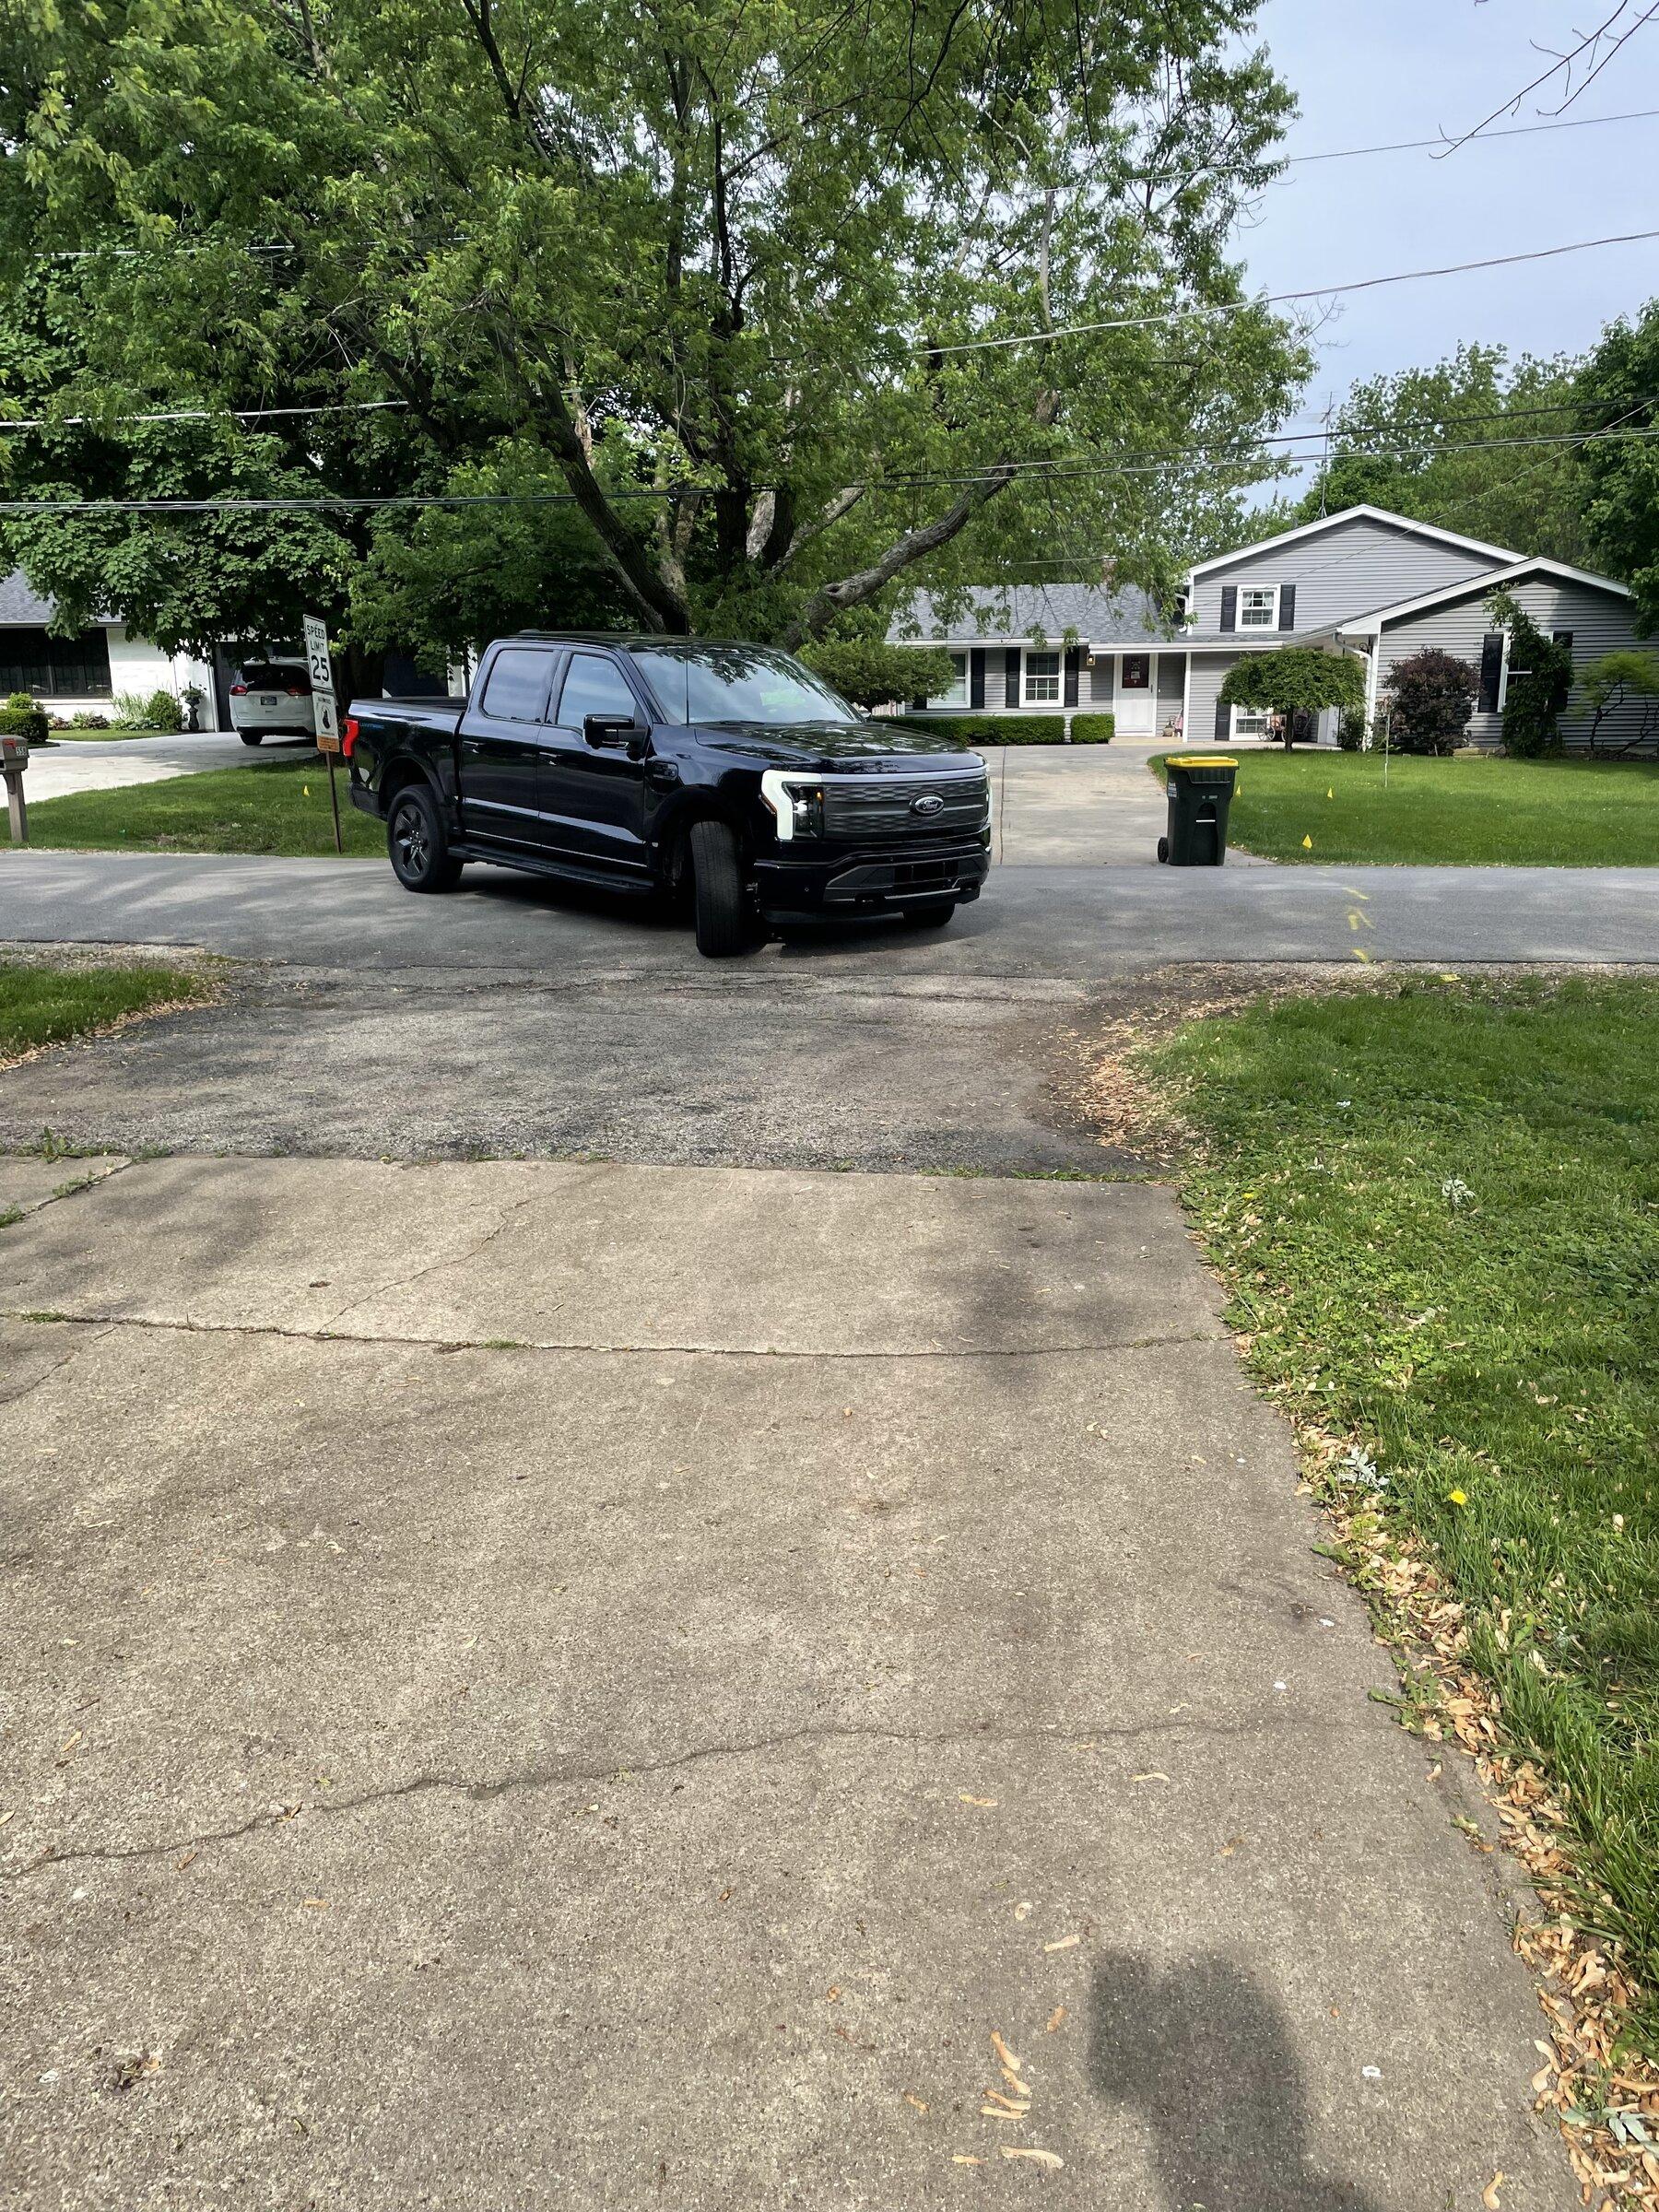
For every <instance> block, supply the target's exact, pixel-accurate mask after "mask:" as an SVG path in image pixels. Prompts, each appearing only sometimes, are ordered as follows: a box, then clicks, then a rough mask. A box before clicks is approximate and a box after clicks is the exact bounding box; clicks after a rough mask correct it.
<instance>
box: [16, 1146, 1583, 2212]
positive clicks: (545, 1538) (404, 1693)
mask: <svg viewBox="0 0 1659 2212" xmlns="http://www.w3.org/2000/svg"><path fill="white" fill-rule="evenodd" d="M4 1248H5V1253H6V1286H7V1287H6V1294H5V1303H6V1310H7V1313H8V1315H9V1316H10V1317H9V1318H7V1319H6V1320H5V1321H4V1322H0V1372H3V1373H4V1374H5V1375H6V1377H7V1382H6V1385H5V1389H6V1393H7V1394H8V1403H7V1406H6V1453H5V1462H6V1469H7V1470H8V1471H7V1473H6V1478H5V1486H4V1492H3V1496H4V1511H5V1513H6V1520H7V1522H8V1524H9V1542H8V1558H9V1559H10V1561H11V1587H10V1596H9V1607H8V1609H9V1617H10V1618H9V1625H10V1629H11V1635H12V1651H11V1655H10V1659H9V1661H8V1665H7V1668H6V1675H7V1680H8V1684H9V1685H10V1686H11V1689H12V1695H13V1702H12V1710H11V1713H10V1716H9V1719H10V1747H11V1765H12V1769H13V1776H12V1781H11V1784H10V1787H9V1788H8V1791H7V1793H6V1808H7V1809H8V1810H13V1811H14V1812H15V1817H14V1818H12V1820H11V1821H10V1822H9V1823H8V1824H7V1825H6V1828H5V1829H4V1830H0V1849H3V1851H4V1853H5V1857H6V1873H7V1874H8V1875H9V1876H10V1877H12V1879H13V1882H14V1888H13V1893H12V1896H13V1906H14V1910H13V1912H11V1914H10V1915H9V1916H8V1918H9V1924H10V1925H11V1926H12V1928H13V1929H14V1931H15V1937H14V1940H18V1939H21V1940H23V1941H25V1942H26V1943H27V1945H28V1952H29V1971H28V1975H27V1978H25V1977H24V1976H23V1975H22V1974H21V1973H20V1972H19V1971H18V1967H19V1962H18V1960H16V1959H14V1961H13V1963H12V1965H11V1967H10V1968H9V1969H8V1975H7V1986H8V1988H9V1990H10V1992H11V2003H10V2018H9V2028H10V2035H9V2041H10V2044H11V2049H12V2053H13V2059H14V2064H13V2067H12V2069H11V2072H12V2079H13V2095H14V2128H13V2147H12V2152H11V2159H12V2166H11V2174H12V2185H13V2189H14V2192H15V2201H16V2202H18V2204H19V2205H20V2206H29V2207H41V2208H43V2207H44V2206H48V2205H50V2206H53V2207H65V2208H68V2207H91V2206H100V2207H101V2206H103V2205H105V2204H107V2202H108V2201H109V2195H108V2192H109V2177H110V2176H111V2175H112V2174H113V2173H117V2172H118V2173H119V2174H120V2176H121V2182H120V2194H121V2197H122V2201H123V2202H124V2204H126V2205H130V2206H135V2207H153V2206H160V2205H162V2204H163V2203H172V2202H178V2201H182V2198H183V2197H185V2196H189V2197H191V2198H192V2199H193V2200H194V2199H195V2198H204V2199H205V2198H206V2197H208V2196H212V2197H214V2198H215V2200H216V2201H217V2199H218V2196H219V2195H221V2194H224V2193H225V2192H226V2191H229V2193H230V2194H233V2195H235V2194H241V2196H243V2197H245V2198H246V2199H247V2201H249V2202H250V2203H257V2204H259V2205H261V2206H272V2207H281V2208H282V2212H288V2208H289V2207H298V2206H301V2205H307V2204H311V2203H313V2202H321V2201H323V2200H324V2199H327V2200H329V2201H334V2202H339V2203H343V2204H348V2205H350V2206H353V2207H354V2212H382V2207H383V2208H384V2212H391V2208H392V2207H394V2206H395V2207H399V2208H400V2212H401V2207H404V2206H409V2205H412V2204H416V2203H431V2204H441V2205H442V2206H445V2207H446V2208H453V2212H463V2208H476V2212H484V2208H485V2207H488V2208H489V2212H499V2207H501V2206H506V2205H510V2204H511V2205H526V2206H529V2205H535V2206H553V2205H561V2206H562V2205H572V2206H573V2205H581V2206H584V2207H590V2208H591V2212H640V2207H641V2206H646V2205H655V2204H661V2205H663V2206H673V2207H676V2208H677V2212H691V2208H692V2207H696V2208H697V2212H767V2208H770V2207H780V2208H781V2207H783V2206H791V2207H802V2208H805V2207H812V2212H818V2207H830V2206H870V2207H877V2208H879V2212H888V2208H889V2207H890V2208H893V2212H897V2208H898V2207H904V2208H905V2212H933V2208H934V2207H945V2206H960V2205H963V2204H970V2203H972V2204H977V2203H979V2202H982V2201H984V2202H993V2201H994V2202H996V2203H1003V2202H1006V2201H1008V2193H1009V2192H1011V2191H1015V2190H1018V2191H1019V2192H1020V2193H1021V2195H1022V2198H1023V2195H1024V2193H1025V2192H1026V2191H1027V2190H1029V2189H1030V2188H1031V2187H1032V2186H1034V2185H1035V2183H1037V2182H1038V2181H1039V2180H1041V2181H1043V2182H1044V2183H1048V2184H1050V2186H1051V2188H1052V2191H1053V2194H1051V2195H1050V2196H1049V2197H1048V2198H1046V2199H1045V2201H1048V2202H1051V2203H1053V2204H1054V2205H1057V2206H1080V2207H1089V2208H1090V2212H1094V2208H1102V2212H1153V2208H1168V2212H1176V2208H1177V2207H1179V2212H1190V2207H1191V2206H1194V2205H1195V2204H1201V2205H1204V2206H1208V2207H1210V2208H1211V2212H1266V2208H1267V2207H1271V2208H1272V2212H1423V2208H1424V2207H1425V2206H1429V2205H1430V2204H1433V2205H1441V2204H1451V2205H1455V2206H1465V2205H1467V2206H1475V2205H1477V2204H1478V2203H1479V2202H1480V2193H1481V2191H1482V2190H1483V2189H1485V2188H1486V2186H1487V2184H1488V2183H1489V2182H1490V2180H1491V2178H1492V2176H1493V2174H1494V2173H1495V2172H1496V2171H1499V2170H1500V2169H1501V2170H1502V2171H1503V2173H1504V2174H1505V2175H1506V2176H1507V2177H1508V2178H1507V2180H1506V2181H1505V2182H1504V2183H1503V2191H1502V2203H1503V2208H1504V2212H1565V2207H1567V2206H1569V2205H1571V2204H1573V2203H1576V2201H1577V2198H1576V2190H1575V2189H1574V2188H1573V2186H1572V2184H1571V2179H1570V2176H1569V2174H1568V2171H1567V2167H1566V2163H1565V2160H1564V2158H1563V2156H1562V2154H1561V2151H1560V2148H1559V2145H1558V2144H1556V2143H1555V2142H1553V2141H1552V2140H1550V2139H1548V2138H1547V2137H1546V2136H1545V2135H1544V2134H1543V2133H1542V2131H1541V2130H1540V2129H1539V2127H1538V2126H1537V2125H1536V2124H1535V2123H1534V2121H1533V2120H1532V2119H1531V2117H1530V2116H1529V2113H1528V2111H1527V2090H1526V2081H1527V2077H1528V2074H1529V2073H1530V2071H1531V2070H1532V2067H1533V2066H1534V2065H1535V2053H1534V2052H1533V2047H1532V2037H1533V2036H1534V2034H1535V2033H1536V2032H1537V2031H1538V2028H1539V2017H1540V2016H1539V2015H1538V2012H1537V2008H1536V2005H1535V1998H1534V1996H1533V1993H1532V1991H1531V1989H1530V1987H1529V1985H1528V1982H1527V1977H1526V1976H1525V1974H1524V1971H1522V1969H1521V1968H1520V1967H1519V1965H1518V1964H1517V1962H1516V1961H1515V1960H1514V1959H1512V1957H1511V1955H1510V1953H1509V1950H1508V1947H1507V1944H1506V1940H1505V1934H1504V1925H1503V1917H1502V1910H1501V1900H1500V1897H1499V1896H1498V1894H1497V1892H1496V1889H1495V1888H1494V1884H1495V1882H1496V1880H1497V1879H1498V1878H1499V1877H1500V1869H1501V1867H1502V1865H1503V1862H1502V1860H1501V1858H1498V1857H1493V1858H1481V1857H1479V1856H1477V1854H1476V1853H1473V1852H1471V1851H1470V1850H1469V1848H1468V1845H1467V1843H1466V1842H1465V1841H1464V1840H1463V1838H1462V1837H1460V1836H1459V1835H1458V1834H1457V1833H1456V1832H1455V1830H1454V1829H1453V1826H1452V1822H1453V1819H1454V1818H1460V1817H1463V1816H1464V1815H1465V1814H1466V1813H1467V1812H1468V1811H1469V1809H1470V1807H1469V1806H1468V1805H1467V1803H1466V1802H1465V1798H1464V1797H1463V1795H1462V1794H1461V1790H1460V1777H1459V1773H1458V1771H1457V1769H1456V1767H1455V1765H1454V1763H1453V1762H1442V1761H1441V1759H1435V1758H1433V1757H1431V1756H1430V1747H1425V1746H1423V1745H1421V1744H1419V1743H1417V1742H1415V1741H1414V1740H1413V1739H1412V1738H1411V1737H1409V1736H1407V1735H1406V1734H1405V1733H1404V1732H1403V1731H1401V1730H1400V1728H1399V1727H1398V1726H1397V1725H1396V1724H1395V1723H1394V1719H1393V1717H1392V1714H1391V1713H1390V1712H1388V1711H1387V1710H1386V1709H1385V1708H1384V1707H1383V1706H1382V1704H1379V1703H1377V1702H1373V1701H1372V1699H1371V1693H1372V1692H1387V1691H1390V1690H1392V1688H1393V1677H1392V1674H1391V1670H1390V1668H1389V1666H1388V1665H1387V1664H1386V1662H1385V1660H1384V1658H1383V1655H1382V1653H1381V1651H1380V1650H1379V1649H1378V1647H1377V1646H1376V1644H1375V1643H1374V1642H1373V1641H1372V1640H1371V1636H1370V1633H1369V1630H1368V1627H1367V1622H1366V1617H1365V1612H1364V1607H1363V1605H1362V1604H1361V1602H1360V1600H1359V1598H1358V1597H1357V1596H1356V1595H1355V1594H1353V1593H1351V1592H1350V1591H1348V1590H1347V1589H1346V1588H1345V1587H1344V1586H1343V1585H1342V1584H1341V1583H1340V1582H1339V1581H1338V1580H1337V1579H1336V1577H1335V1573H1334V1571H1332V1570H1331V1569H1330V1567H1329V1566H1328V1565H1327V1564H1326V1563H1325V1562H1324V1560H1323V1559H1320V1558H1319V1557H1317V1556H1316V1554H1315V1552H1314V1550H1313V1546H1314V1544H1315V1543H1316V1541H1318V1538H1319V1527H1318V1524H1317V1522H1316V1520H1315V1518H1314V1516H1313V1514H1312V1511H1311V1510H1310V1508H1309V1507H1308V1506H1307V1504H1306V1503H1305V1501H1304V1500H1301V1499H1300V1498H1299V1496H1298V1494H1297V1489H1296V1472H1295V1464H1294V1458H1293V1454H1292V1451H1291V1447H1290V1443H1289V1440H1288V1435H1287V1432H1286V1430H1284V1428H1283V1426H1282V1425H1281V1423H1280V1422H1279V1420H1278V1419H1277V1417H1276V1416H1275V1415H1274V1414H1273V1413H1272V1412H1270V1411H1269V1410H1268V1409H1267V1408H1266V1407H1265V1406H1263V1405H1262V1404H1260V1403H1259V1402H1258V1401H1257V1400H1256V1399H1255V1398H1254V1397H1253V1395H1252V1394H1251V1393H1250V1392H1249V1390H1248V1389H1247V1388H1246V1386H1245V1384H1244V1382H1243V1380H1242V1377H1241V1371H1240V1368H1239V1365H1238V1362H1237V1359H1236V1357H1235V1355H1234V1352H1233V1349H1232V1347H1231V1345H1230V1342H1229V1341H1228V1339H1227V1337H1226V1335H1225V1334H1224V1332H1223V1330H1222V1328H1221V1324H1220V1322H1219V1319H1218V1300H1217V1292H1216V1289H1215V1287H1214V1285H1213V1283H1212V1281H1211V1278H1210V1277H1209V1276H1208V1274H1207V1273H1206V1270H1205V1269H1204V1268H1203V1267H1202V1266H1201V1265H1200V1264H1199V1262H1198V1260H1197V1258H1196V1256H1195V1254H1194V1251H1193V1249H1192V1247H1191V1245H1190V1244H1189V1242H1188V1241H1187V1238H1186V1236H1185V1233H1184V1231H1183V1229H1182V1222H1181V1218H1180V1216H1179V1213H1178V1211H1177V1209H1176V1206H1175V1205H1174V1204H1173V1202H1172V1200H1171V1196H1170V1195H1169V1194H1168V1193H1167V1192H1165V1191H1163V1190H1161V1189H1159V1188H1157V1187H1155V1186H1152V1185H1148V1184H1145V1183H1126V1184H1116V1185H1112V1184H1100V1183H1055V1182H1040V1181H1038V1182H1034V1181H1025V1180H1006V1181H999V1180H994V1179H984V1178H982V1179H958V1178H951V1177H938V1176H903V1175H891V1176H854V1175H835V1174H810V1173H790V1172H781V1171H770V1172H769V1171H750V1170H739V1169H734V1170H695V1169H692V1170H687V1169H665V1168H645V1167H620V1166H615V1165H561V1164H555V1163H526V1162H497V1163H489V1164H472V1165H445V1166H435V1167H423V1168H411V1167H392V1166H383V1165H379V1164H376V1163H373V1162H370V1161H361V1162H350V1161H341V1160H328V1161H324V1160H308V1159H284V1160H257V1161H255V1160H235V1159H159V1160H149V1161H142V1162H136V1163H135V1164H132V1165H130V1166H127V1167H124V1168H117V1169H116V1170H115V1171H112V1172H111V1173H109V1174H107V1175H105V1176H104V1178H103V1179H102V1180H101V1181H100V1182H98V1183H97V1184H96V1185H95V1186H94V1187H92V1188H91V1189H89V1190H88V1191H86V1192H84V1193H82V1194H78V1195H76V1196H72V1197H66V1198H61V1199H58V1200H55V1201H53V1202H51V1203H49V1204H46V1205H45V1206H41V1207H40V1208H39V1210H37V1211H35V1212H33V1213H30V1214H29V1215H28V1216H27V1218H25V1219H24V1220H23V1221H22V1222H21V1223H19V1224H18V1225H17V1226H15V1227H14V1228H12V1229H10V1230H6V1231H5V1232H4ZM26 1313H27V1314H31V1315H34V1316H35V1317H36V1318H33V1319H22V1318H19V1316H21V1315H24V1314H26ZM48 1316H50V1318H48ZM994 2035H996V2036H1000V2037H1001V2038H1002V2039H1004V2041H1003V2047H1002V2049H1001V2051H1000V2053H999V2049H998V2047H996V2046H994V2043H993V2041H992V2039H993V2036H994ZM1005 2064H1006V2065H1007V2067H1008V2071H1007V2072H1006V2073H1005V2072H1004V2071H1003V2070H1002V2068H1003V2066H1004V2065H1005ZM117 2087H118V2088H119V2089H120V2092H121V2093H120V2094H117V2093H115V2089H116V2088H117ZM998 2100H1002V2101H1001V2102H999V2101H998ZM987 2107H989V2108H990V2110H989V2111H987V2110H986V2109H985V2108H987ZM1021 2108H1024V2109H1021ZM1009 2153H1018V2154H1020V2155H1019V2156H1018V2157H1010V2156H1008V2155H1007V2154H1009ZM1030 2154H1043V2155H1041V2156H1036V2155H1030ZM987 2192H993V2193H994V2196H993V2195H988V2194H986V2193H987Z"/></svg>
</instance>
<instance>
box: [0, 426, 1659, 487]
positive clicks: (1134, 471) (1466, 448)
mask: <svg viewBox="0 0 1659 2212" xmlns="http://www.w3.org/2000/svg"><path fill="white" fill-rule="evenodd" d="M1642 404H1646V403H1642ZM1635 411H1636V410H1635V409H1631V412H1632V413H1634V412H1635ZM1608 438H1614V439H1620V440H1623V439H1634V440H1643V439H1652V438H1659V426H1655V427H1653V428H1652V429H1629V430H1621V429H1606V430H1590V431H1583V430H1574V431H1568V432H1562V433H1560V434H1559V435H1556V436H1552V437H1536V436H1535V437H1529V438H1483V439H1473V440H1468V441H1460V442H1456V443H1450V444H1438V445H1436V444H1431V443H1427V442H1424V441H1418V442H1416V443H1413V444H1409V445H1404V446H1398V447H1386V446H1380V447H1375V448H1372V449H1371V454H1372V457H1374V458H1376V459H1379V460H1387V459H1399V458H1404V457H1406V456H1422V455H1425V454H1429V455H1431V454H1435V453H1490V452H1494V451H1497V450H1515V449H1536V448H1538V447H1540V446H1555V447H1561V446H1574V445H1583V444H1586V443H1588V442H1590V441H1592V440H1594V441H1602V440H1604V439H1608ZM1259 459H1260V455H1259V454H1258V453H1253V452H1252V453H1232V454H1229V453H1218V452H1213V451H1206V450H1205V449H1202V448H1199V449H1189V450H1188V451H1186V452H1184V453H1170V454H1165V455H1163V456H1162V457H1161V458H1159V459H1156V460H1148V461H1141V462H1135V461H1122V460H1118V461H1111V462H1104V463H1101V464H1099V465H1090V464H1087V463H1086V464H1085V465H1081V466H1078V465H1073V464H1072V463H1070V462H1069V461H1066V460H1065V459H1064V458H1061V459H1060V460H1057V461H1056V462H1055V463H1054V464H1053V465H1050V464H1048V463H1045V462H1039V463H1025V464H1019V463H1015V464H1009V465H990V466H987V467H984V468H980V469H976V470H959V471H956V472H953V473H948V474H943V473H942V474H939V475H935V476H899V477H874V478H870V479H867V480H866V481H865V482H864V483H862V484H857V485H850V486H848V487H846V488H847V489H850V490H851V489H857V490H861V491H865V492H883V491H902V492H911V491H917V490H922V489H924V488H930V487H939V486H949V485H957V486H970V485H975V484H984V483H999V482H1014V483H1019V482H1034V483H1069V482H1076V481H1077V480H1079V479H1082V478H1088V477H1137V476H1163V475H1168V474H1171V473H1172V472H1174V471H1176V470H1179V469H1188V468H1195V467H1202V466H1204V465H1206V463H1207V464H1208V465H1209V466H1210V467H1212V468H1215V469H1217V470H1218V471H1222V472H1226V473H1236V472H1237V471H1238V470H1240V469H1241V468H1251V467H1254V466H1255V465H1256V464H1257V463H1258V461H1259ZM702 488H703V487H700V486H696V485H689V484H665V485H653V486H638V487H624V488H620V489H618V490H615V491H609V492H607V493H606V498H607V500H611V501H613V502H619V501H623V500H630V501H631V500H674V499H681V498H683V497H684V496H685V495H686V494H687V493H688V492H689V491H693V490H700V489H702ZM575 499H576V494H575V493H574V492H571V491H471V492H424V491H398V492H317V493H310V494H307V495H305V496H304V497H300V496H291V497H285V498H270V499H253V498H249V499H200V500H191V499H127V500H121V499H110V500H0V513H6V514H218V513H237V514H241V513H289V512H292V513H307V512H312V511H313V510H331V511H332V510H336V509H337V510H346V509H351V510H359V509H371V510H372V509H379V508H387V507H458V508H465V507H519V506H528V507H563V506H570V505H572V504H574V502H575Z"/></svg>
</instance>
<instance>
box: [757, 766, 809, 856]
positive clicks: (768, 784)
mask: <svg viewBox="0 0 1659 2212" xmlns="http://www.w3.org/2000/svg"><path fill="white" fill-rule="evenodd" d="M760 796H761V797H762V798H763V799H764V800H765V801H766V804H767V805H768V806H770V807H771V812H772V818H773V819H774V820H775V821H776V823H777V825H778V842H779V843H780V844H781V845H787V844H791V843H793V842H794V840H795V839H796V838H797V837H822V836H823V834H824V787H823V785H822V783H821V782H819V781H818V778H817V777H816V776H805V775H791V774H789V773H787V772H786V771H784V770H783V769H781V768H768V769H763V770H762V771H761V774H760Z"/></svg>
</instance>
